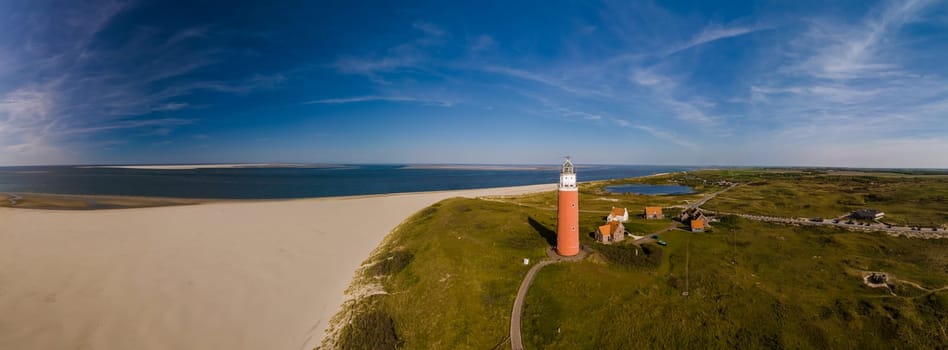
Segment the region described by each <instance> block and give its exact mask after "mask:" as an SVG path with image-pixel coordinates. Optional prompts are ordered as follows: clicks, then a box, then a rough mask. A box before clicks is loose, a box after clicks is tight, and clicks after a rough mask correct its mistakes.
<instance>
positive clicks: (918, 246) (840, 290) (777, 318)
mask: <svg viewBox="0 0 948 350" xmlns="http://www.w3.org/2000/svg"><path fill="white" fill-rule="evenodd" d="M664 240H666V241H668V242H669V245H668V247H666V248H665V252H664V253H665V254H664V256H663V262H662V264H661V265H660V266H659V267H657V268H654V269H651V270H649V269H623V268H617V267H615V266H612V265H610V264H602V263H595V262H588V261H586V262H581V263H575V264H559V265H554V266H551V267H548V268H547V269H544V270H542V271H541V272H540V273H539V274H538V275H537V277H536V280H535V282H534V286H533V288H531V290H530V293H529V295H528V296H527V300H526V303H525V309H524V325H523V327H524V332H525V336H524V339H525V344H524V345H525V346H526V347H527V348H530V349H578V348H597V349H631V348H702V349H706V348H719V349H732V348H771V349H775V348H913V349H926V348H938V347H939V346H944V345H945V344H948V336H945V333H944V332H945V330H946V329H948V291H943V292H940V293H935V294H931V293H927V292H925V291H923V290H920V289H918V288H916V287H914V286H911V285H909V284H907V283H902V282H898V281H896V282H893V284H894V293H895V295H892V294H890V293H889V292H888V291H886V290H885V289H872V288H869V287H866V286H865V285H863V284H862V280H861V276H862V273H863V272H865V271H885V272H887V273H889V275H891V276H894V278H896V279H897V280H905V281H910V282H913V283H917V284H919V285H921V286H923V287H925V288H929V289H934V288H935V287H943V286H946V285H948V254H946V253H948V241H946V240H915V239H907V238H901V239H900V238H894V237H890V236H886V235H882V234H866V233H855V232H846V231H840V230H836V229H817V228H810V227H806V228H802V227H792V226H779V225H768V224H762V223H756V222H749V221H744V220H742V219H736V220H733V222H732V223H731V224H730V225H727V226H726V227H725V226H723V225H718V227H716V228H715V230H714V232H713V233H710V234H708V233H703V234H692V233H686V232H680V231H678V232H671V233H668V234H665V235H664ZM686 261H687V264H686ZM686 266H687V269H688V272H687V278H686V273H685V269H686ZM686 288H687V291H688V292H689V293H688V296H683V295H682V292H684V291H686Z"/></svg>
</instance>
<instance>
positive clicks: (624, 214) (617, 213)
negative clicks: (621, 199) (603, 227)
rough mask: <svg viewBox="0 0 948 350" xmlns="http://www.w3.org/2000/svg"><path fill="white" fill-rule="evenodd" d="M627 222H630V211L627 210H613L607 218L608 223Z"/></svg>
mask: <svg viewBox="0 0 948 350" xmlns="http://www.w3.org/2000/svg"><path fill="white" fill-rule="evenodd" d="M612 221H618V222H627V221H629V211H628V210H626V209H625V208H615V207H613V208H612V211H611V212H609V216H606V222H612Z"/></svg>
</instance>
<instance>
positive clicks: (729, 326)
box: [324, 170, 948, 349]
mask: <svg viewBox="0 0 948 350" xmlns="http://www.w3.org/2000/svg"><path fill="white" fill-rule="evenodd" d="M796 176H811V175H807V174H806V173H798V174H797V175H796ZM812 176H828V175H812ZM833 176H834V178H848V175H844V176H837V175H833ZM724 178H729V179H731V180H735V181H747V180H748V179H757V178H760V179H762V180H756V181H767V182H768V183H770V182H777V183H780V182H781V181H790V182H792V181H794V180H789V179H781V180H780V181H777V180H772V179H771V178H772V175H771V174H769V173H761V172H759V171H747V170H742V171H715V172H710V171H708V172H699V173H688V174H672V175H668V176H666V177H657V178H646V179H632V180H622V181H610V182H598V183H594V184H583V185H582V186H581V189H580V191H581V194H580V209H581V210H582V211H581V213H580V225H581V227H582V230H583V232H584V233H586V234H583V235H581V242H582V244H584V245H586V246H587V247H589V248H590V249H592V250H593V251H594V253H593V254H592V255H591V256H590V257H588V258H587V259H586V260H584V261H582V262H577V263H559V264H554V265H551V266H548V267H546V268H545V269H544V270H542V271H541V272H540V273H539V274H538V275H537V277H536V279H535V281H534V284H533V286H532V287H531V289H530V293H529V294H528V296H527V299H526V303H525V308H524V315H523V332H524V333H523V338H524V341H525V346H526V347H527V348H529V349H541V348H548V349H584V348H602V349H629V348H663V347H674V348H914V349H925V348H939V347H944V346H945V344H948V335H946V331H948V290H941V291H936V292H930V291H929V290H935V289H938V288H942V287H945V286H948V240H920V239H909V238H898V237H892V236H887V235H883V234H876V233H864V232H849V231H844V230H841V229H835V228H833V229H830V228H816V227H795V226H783V225H774V224H764V223H759V222H753V221H747V220H744V219H740V218H736V217H728V218H726V219H724V221H723V222H721V223H718V224H716V225H715V226H714V228H713V229H712V230H711V231H710V232H708V233H697V234H692V233H688V232H683V231H672V232H667V233H663V234H662V239H663V240H665V241H667V242H668V243H669V245H668V246H667V247H658V246H645V247H637V246H634V245H632V244H630V242H628V240H627V241H626V242H624V244H621V245H613V246H603V245H600V244H598V243H595V242H594V241H593V240H592V238H591V237H590V235H588V233H591V232H592V231H593V230H594V229H595V227H596V226H597V225H599V224H600V223H601V222H602V220H603V217H604V216H605V215H606V214H607V212H608V210H609V209H611V208H612V207H613V206H624V207H628V208H629V209H630V214H633V215H634V214H637V213H638V212H639V211H640V210H641V208H642V207H644V206H645V205H662V206H669V205H680V204H681V203H685V202H687V201H693V200H696V199H698V198H700V197H701V195H700V194H695V195H678V196H641V195H613V194H607V193H604V192H602V191H601V188H602V187H603V186H605V185H608V184H615V183H629V182H652V183H661V184H668V183H678V184H686V185H691V186H693V187H695V188H696V189H697V190H698V191H699V192H708V191H713V190H717V189H719V188H721V187H719V186H717V185H715V184H714V182H716V181H717V180H719V179H724ZM778 178H779V176H778ZM894 178H896V177H894ZM800 181H801V183H805V185H804V186H815V183H816V182H817V181H816V180H812V179H807V180H800ZM926 181H927V180H926ZM766 186H767V185H759V186H756V187H766ZM834 186H857V185H842V184H836V185H834ZM889 186H891V187H890V188H902V187H901V185H900V184H894V185H893V184H890V185H889ZM926 186H931V187H938V186H939V185H938V183H937V182H935V183H926ZM742 187H744V186H741V187H738V188H742ZM748 187H749V186H748ZM938 190H941V189H935V191H938ZM728 193H729V192H728ZM742 195H743V194H742ZM899 195H901V194H899ZM907 196H908V197H909V198H916V197H913V196H915V195H914V194H908V195H907ZM555 198H556V197H555V193H553V192H548V193H539V194H531V195H524V196H516V197H504V198H490V199H460V198H456V199H449V200H446V201H443V202H440V203H438V204H435V205H433V206H431V207H429V208H426V209H425V210H423V211H421V212H419V213H417V214H416V215H414V216H413V217H412V218H410V219H409V220H407V221H406V222H405V223H403V224H402V225H401V226H400V227H399V228H398V229H396V231H395V232H393V233H392V234H391V235H390V236H389V237H388V238H387V240H386V242H385V243H384V244H383V245H382V246H380V247H379V249H378V250H377V251H376V253H375V254H374V255H373V256H372V257H370V258H369V259H368V260H367V264H366V266H367V267H366V268H365V269H363V270H362V271H361V276H360V277H359V278H357V280H356V282H355V284H354V286H353V288H352V290H353V291H356V290H381V291H384V292H381V293H380V292H375V293H369V294H373V295H372V296H365V297H362V298H359V299H357V300H356V301H355V302H353V303H350V305H349V306H348V309H347V311H346V312H345V313H344V314H343V315H344V316H345V317H342V318H340V319H337V320H336V327H338V330H339V332H338V333H337V337H335V338H334V339H335V340H337V341H336V342H335V343H334V342H333V341H332V340H330V341H329V342H327V343H326V344H325V345H324V347H325V348H342V349H360V348H373V349H388V348H394V347H396V346H397V347H398V348H406V349H500V348H509V346H510V344H509V339H507V338H508V326H509V317H510V309H511V305H512V303H513V299H514V297H515V294H516V290H517V287H518V286H519V283H520V280H521V279H522V278H523V276H524V274H525V273H526V271H527V269H528V268H529V266H525V265H523V264H522V259H523V258H529V259H530V260H531V264H532V263H535V262H536V261H538V260H540V259H543V258H544V257H545V254H544V250H545V249H547V248H548V247H549V246H550V244H551V242H553V241H554V240H555V233H554V230H555V211H553V210H552V208H553V207H554V206H555V203H556V199H555ZM766 200H769V198H767V197H765V198H763V199H760V200H759V201H766ZM714 201H717V199H715V200H714ZM714 201H712V202H714ZM761 206H763V204H761ZM880 209H883V210H888V209H886V208H880ZM722 210H723V209H722ZM666 214H668V211H666ZM672 214H673V213H672ZM670 223H671V221H670V220H656V221H646V220H643V219H639V218H633V219H632V220H631V221H630V223H628V224H627V225H626V226H627V227H629V228H630V229H631V231H632V232H633V233H635V234H645V233H648V232H652V231H656V230H659V229H662V228H665V227H667V226H668V225H669V224H670ZM869 271H883V272H886V273H887V274H889V276H891V281H890V283H891V285H892V289H891V290H889V289H886V288H881V289H880V288H869V287H867V286H865V285H864V284H863V283H862V279H861V278H862V275H863V274H864V273H867V272H869ZM685 291H687V292H688V296H683V295H682V292H685ZM346 317H348V318H346Z"/></svg>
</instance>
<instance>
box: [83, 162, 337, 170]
mask: <svg viewBox="0 0 948 350" xmlns="http://www.w3.org/2000/svg"><path fill="white" fill-rule="evenodd" d="M327 167H336V166H335V165H320V164H313V165H308V164H282V163H257V164H171V165H90V166H82V167H79V168H87V169H91V168H111V169H140V170H197V169H241V168H327Z"/></svg>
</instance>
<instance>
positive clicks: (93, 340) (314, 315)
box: [0, 184, 555, 349]
mask: <svg viewBox="0 0 948 350" xmlns="http://www.w3.org/2000/svg"><path fill="white" fill-rule="evenodd" d="M554 189H555V185H549V184H547V185H533V186H518V187H505V188H493V189H477V190H463V191H442V192H425V193H411V194H394V195H379V196H363V197H345V198H318V199H302V200H288V201H254V202H224V203H209V204H201V205H194V206H176V207H161V208H140V209H122V210H96V211H58V210H26V209H10V208H0V349H312V348H313V347H314V346H316V345H318V344H319V342H320V341H321V339H322V337H323V335H324V330H325V328H326V326H327V322H328V321H329V319H330V318H331V317H332V316H333V315H334V314H335V313H336V312H337V311H338V309H339V307H340V305H341V304H342V302H343V301H344V291H345V289H346V287H348V285H349V283H350V280H351V278H352V277H353V274H354V272H355V270H356V269H357V268H358V267H359V265H360V264H361V263H362V261H364V260H365V259H366V258H367V257H368V256H369V254H370V253H371V251H372V250H373V249H374V248H375V247H376V246H377V245H378V244H379V243H380V242H381V241H382V239H383V238H384V236H385V235H387V234H388V233H389V232H390V231H391V230H392V229H394V228H395V227H396V226H397V225H398V224H399V223H400V222H402V221H403V220H404V219H406V218H407V217H408V216H410V215H411V214H413V213H415V212H417V211H418V210H420V209H422V208H424V207H426V206H428V205H431V204H433V203H435V202H437V201H440V200H442V199H445V198H450V197H456V196H464V197H477V196H488V195H512V194H520V193H528V192H538V191H547V190H554Z"/></svg>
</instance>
